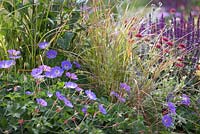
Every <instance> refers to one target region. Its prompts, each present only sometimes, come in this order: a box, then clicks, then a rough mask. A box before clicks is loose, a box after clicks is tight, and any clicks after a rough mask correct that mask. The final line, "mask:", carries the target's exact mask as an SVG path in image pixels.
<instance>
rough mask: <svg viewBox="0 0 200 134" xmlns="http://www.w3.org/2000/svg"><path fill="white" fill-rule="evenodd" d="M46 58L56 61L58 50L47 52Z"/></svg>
mask: <svg viewBox="0 0 200 134" xmlns="http://www.w3.org/2000/svg"><path fill="white" fill-rule="evenodd" d="M46 56H47V58H49V59H54V58H56V56H57V51H56V50H49V51H47V52H46Z"/></svg>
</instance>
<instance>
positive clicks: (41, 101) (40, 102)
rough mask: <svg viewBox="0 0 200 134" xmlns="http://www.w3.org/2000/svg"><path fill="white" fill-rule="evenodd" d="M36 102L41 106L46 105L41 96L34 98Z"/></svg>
mask: <svg viewBox="0 0 200 134" xmlns="http://www.w3.org/2000/svg"><path fill="white" fill-rule="evenodd" d="M36 101H37V103H38V104H39V105H41V106H43V107H46V106H47V102H46V101H45V100H44V99H41V98H37V99H36Z"/></svg>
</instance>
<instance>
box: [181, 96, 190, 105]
mask: <svg viewBox="0 0 200 134" xmlns="http://www.w3.org/2000/svg"><path fill="white" fill-rule="evenodd" d="M181 104H183V105H186V106H189V105H190V98H189V97H188V96H187V95H186V94H183V95H182V100H181Z"/></svg>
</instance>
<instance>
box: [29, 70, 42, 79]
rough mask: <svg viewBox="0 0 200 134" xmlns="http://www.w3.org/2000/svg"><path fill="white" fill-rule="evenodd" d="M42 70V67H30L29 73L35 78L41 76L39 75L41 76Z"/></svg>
mask: <svg viewBox="0 0 200 134" xmlns="http://www.w3.org/2000/svg"><path fill="white" fill-rule="evenodd" d="M42 72H43V70H42V69H40V68H34V69H32V71H31V75H32V76H33V77H34V78H35V79H37V78H41V77H42V75H41V74H42Z"/></svg>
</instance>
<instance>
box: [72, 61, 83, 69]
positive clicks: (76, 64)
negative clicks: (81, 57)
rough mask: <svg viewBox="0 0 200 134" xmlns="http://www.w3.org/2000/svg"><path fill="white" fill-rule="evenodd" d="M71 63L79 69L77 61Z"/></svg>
mask: <svg viewBox="0 0 200 134" xmlns="http://www.w3.org/2000/svg"><path fill="white" fill-rule="evenodd" d="M73 63H74V65H75V66H76V68H81V65H80V64H79V63H78V62H77V61H74V62H73Z"/></svg>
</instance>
